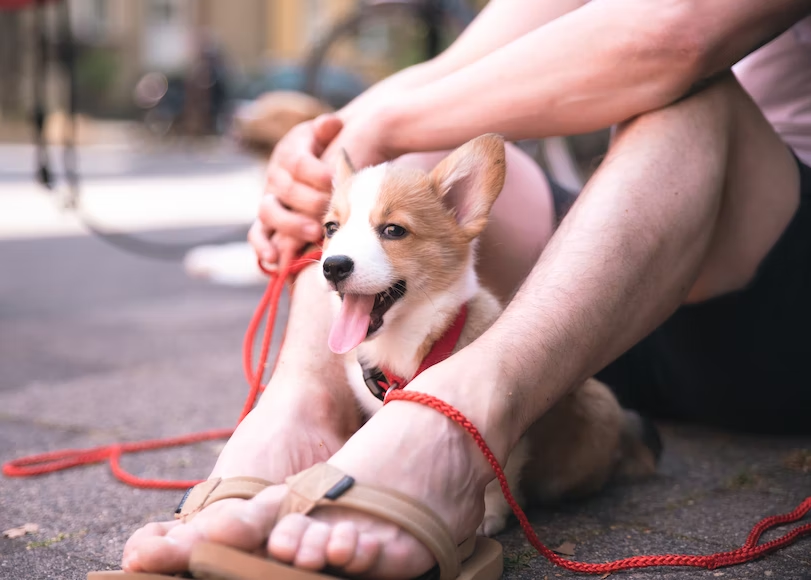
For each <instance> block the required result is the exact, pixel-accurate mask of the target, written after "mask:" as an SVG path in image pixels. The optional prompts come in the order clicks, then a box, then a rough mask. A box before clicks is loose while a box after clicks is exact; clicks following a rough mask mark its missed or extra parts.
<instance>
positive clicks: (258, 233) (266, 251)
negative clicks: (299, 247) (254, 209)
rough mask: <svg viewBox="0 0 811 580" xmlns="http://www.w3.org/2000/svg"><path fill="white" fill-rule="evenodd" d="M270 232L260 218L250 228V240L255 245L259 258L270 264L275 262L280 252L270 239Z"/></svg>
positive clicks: (254, 248)
mask: <svg viewBox="0 0 811 580" xmlns="http://www.w3.org/2000/svg"><path fill="white" fill-rule="evenodd" d="M270 233H271V232H270V231H269V230H268V229H267V228H265V226H264V225H263V224H262V222H261V221H260V220H256V221H254V222H253V225H251V229H250V230H248V242H249V243H250V244H251V246H253V250H254V252H256V255H257V257H258V258H259V259H261V260H262V261H263V262H267V263H268V264H275V263H276V260H277V258H278V252H277V251H276V248H275V247H274V245H273V244H272V243H271V241H270Z"/></svg>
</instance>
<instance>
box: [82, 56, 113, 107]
mask: <svg viewBox="0 0 811 580" xmlns="http://www.w3.org/2000/svg"><path fill="white" fill-rule="evenodd" d="M118 70H119V67H118V56H117V54H116V53H115V51H113V50H111V49H107V48H96V47H92V48H90V47H84V48H81V49H80V50H79V51H78V56H77V58H76V90H77V93H78V94H77V97H78V102H79V106H80V108H81V109H82V110H94V111H96V110H105V109H107V108H108V107H109V106H110V104H111V101H112V94H111V93H112V92H113V90H114V88H115V85H116V80H117V77H118Z"/></svg>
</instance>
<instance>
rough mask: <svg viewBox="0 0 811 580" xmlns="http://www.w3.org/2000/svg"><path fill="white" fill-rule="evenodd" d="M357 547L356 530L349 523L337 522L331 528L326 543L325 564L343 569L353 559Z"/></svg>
mask: <svg viewBox="0 0 811 580" xmlns="http://www.w3.org/2000/svg"><path fill="white" fill-rule="evenodd" d="M357 546H358V529H357V527H355V525H354V524H352V523H350V522H339V523H337V524H335V526H334V527H333V528H332V533H331V534H330V537H329V542H327V548H326V554H327V564H329V565H330V566H332V567H334V568H344V567H345V566H347V565H348V564H349V563H350V562H351V561H352V559H353V558H354V557H355V551H356V550H357Z"/></svg>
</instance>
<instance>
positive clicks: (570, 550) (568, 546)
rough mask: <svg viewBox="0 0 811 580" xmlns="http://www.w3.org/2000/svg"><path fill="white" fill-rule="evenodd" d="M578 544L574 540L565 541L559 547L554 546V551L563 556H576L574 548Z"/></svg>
mask: <svg viewBox="0 0 811 580" xmlns="http://www.w3.org/2000/svg"><path fill="white" fill-rule="evenodd" d="M576 547H577V546H576V545H575V543H574V542H563V543H562V544H561V545H560V546H558V547H557V548H552V551H553V552H556V553H558V554H561V555H562V556H574V549H575V548H576Z"/></svg>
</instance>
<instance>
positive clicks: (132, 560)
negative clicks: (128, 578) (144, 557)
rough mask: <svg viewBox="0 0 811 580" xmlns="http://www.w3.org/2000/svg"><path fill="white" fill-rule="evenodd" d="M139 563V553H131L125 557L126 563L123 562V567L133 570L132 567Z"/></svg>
mask: <svg viewBox="0 0 811 580" xmlns="http://www.w3.org/2000/svg"><path fill="white" fill-rule="evenodd" d="M137 561H138V552H130V553H129V554H127V555H126V556H124V561H123V562H121V567H122V568H124V569H125V570H126V569H127V568H131V567H132V565H133V564H134V563H135V562H137Z"/></svg>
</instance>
